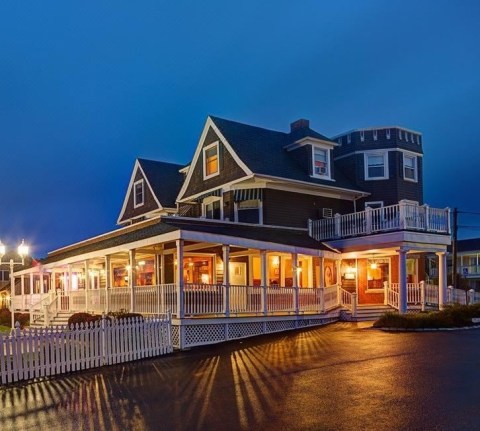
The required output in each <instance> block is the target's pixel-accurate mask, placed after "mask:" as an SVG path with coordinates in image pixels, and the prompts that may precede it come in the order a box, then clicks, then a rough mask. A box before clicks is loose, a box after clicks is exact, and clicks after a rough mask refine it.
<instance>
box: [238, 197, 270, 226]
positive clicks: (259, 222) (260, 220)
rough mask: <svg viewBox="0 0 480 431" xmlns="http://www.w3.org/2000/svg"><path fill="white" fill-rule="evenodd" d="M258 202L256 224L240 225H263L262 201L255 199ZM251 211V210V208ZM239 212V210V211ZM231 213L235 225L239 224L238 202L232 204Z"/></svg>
mask: <svg viewBox="0 0 480 431" xmlns="http://www.w3.org/2000/svg"><path fill="white" fill-rule="evenodd" d="M256 200H258V207H257V209H258V223H242V224H249V225H252V224H254V225H263V199H256ZM252 209H253V208H252ZM240 211H241V210H240ZM233 212H234V221H235V223H240V222H239V221H238V202H234V206H233Z"/></svg>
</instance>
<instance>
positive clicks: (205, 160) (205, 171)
mask: <svg viewBox="0 0 480 431" xmlns="http://www.w3.org/2000/svg"><path fill="white" fill-rule="evenodd" d="M214 147H216V148H217V171H216V172H214V173H213V174H208V175H207V158H206V156H205V153H206V152H207V151H208V150H210V149H211V148H214ZM202 154H203V179H204V180H208V179H209V178H213V177H216V176H217V175H220V146H219V141H215V142H212V143H211V144H209V145H207V146H206V147H203V149H202Z"/></svg>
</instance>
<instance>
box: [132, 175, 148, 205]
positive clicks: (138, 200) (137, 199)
mask: <svg viewBox="0 0 480 431" xmlns="http://www.w3.org/2000/svg"><path fill="white" fill-rule="evenodd" d="M144 202H145V195H144V187H143V180H139V181H135V182H134V183H133V206H134V207H135V208H137V207H140V206H142V205H143V204H144Z"/></svg>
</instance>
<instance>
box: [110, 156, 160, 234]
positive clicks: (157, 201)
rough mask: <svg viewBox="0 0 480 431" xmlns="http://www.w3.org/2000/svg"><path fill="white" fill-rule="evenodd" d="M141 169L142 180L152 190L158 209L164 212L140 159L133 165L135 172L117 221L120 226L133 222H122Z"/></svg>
mask: <svg viewBox="0 0 480 431" xmlns="http://www.w3.org/2000/svg"><path fill="white" fill-rule="evenodd" d="M138 169H140V172H141V174H142V178H143V179H144V180H145V182H146V183H147V186H148V188H149V189H150V192H151V193H152V196H153V198H154V199H155V202H156V203H157V205H158V209H159V210H162V209H163V206H162V204H161V203H160V201H159V200H158V198H157V196H156V195H155V193H154V192H153V188H152V186H151V185H150V182H149V181H148V178H147V176H146V175H145V172H144V170H143V169H142V166H141V165H140V162H139V161H138V159H136V160H135V164H134V165H133V170H132V175H131V176H130V181H129V183H128V187H127V193H126V194H125V198H124V199H123V205H122V209H121V210H120V215H119V216H118V219H117V224H118V225H120V224H124V223H126V222H127V221H128V220H132V219H133V218H132V219H127V220H125V221H123V222H122V221H121V220H122V217H123V215H124V214H125V210H126V209H127V205H128V198H129V197H130V193H131V192H132V187H133V183H134V181H135V177H136V176H137V170H138Z"/></svg>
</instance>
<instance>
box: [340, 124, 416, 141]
mask: <svg viewBox="0 0 480 431" xmlns="http://www.w3.org/2000/svg"><path fill="white" fill-rule="evenodd" d="M375 129H376V130H385V129H401V130H405V131H407V132H411V133H415V134H417V135H420V136H422V133H420V132H417V131H416V130H413V129H407V128H405V127H401V126H378V127H364V128H361V129H351V130H348V131H347V132H343V133H339V134H337V135H335V136H333V137H332V139H337V138H341V137H343V136H346V135H347V134H348V133H355V132H360V131H362V130H363V131H365V132H366V131H369V130H375Z"/></svg>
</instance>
